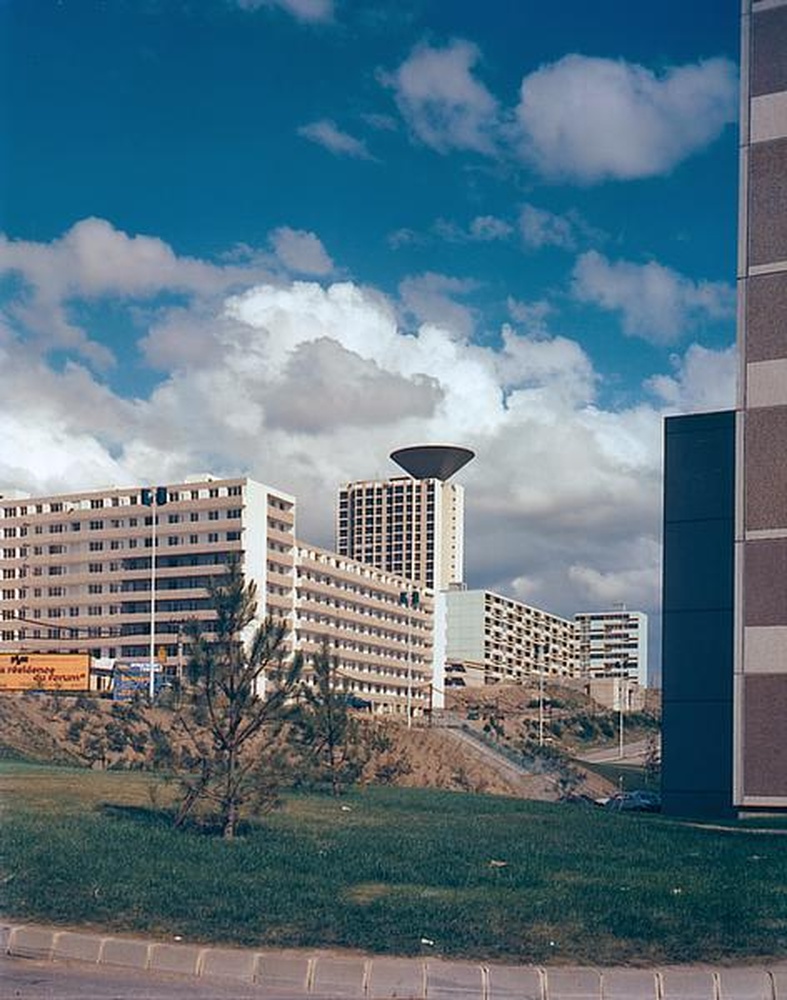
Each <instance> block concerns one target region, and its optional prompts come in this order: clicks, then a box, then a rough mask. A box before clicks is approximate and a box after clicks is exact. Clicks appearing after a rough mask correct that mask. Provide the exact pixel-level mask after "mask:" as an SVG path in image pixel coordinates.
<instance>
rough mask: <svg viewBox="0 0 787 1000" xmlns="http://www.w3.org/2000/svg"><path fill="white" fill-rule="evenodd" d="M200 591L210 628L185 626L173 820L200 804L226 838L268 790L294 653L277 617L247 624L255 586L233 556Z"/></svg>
mask: <svg viewBox="0 0 787 1000" xmlns="http://www.w3.org/2000/svg"><path fill="white" fill-rule="evenodd" d="M208 590H209V594H210V598H211V604H212V606H213V609H214V611H215V622H214V623H213V632H212V634H210V635H206V634H204V633H203V632H202V631H201V630H200V629H199V627H198V625H196V624H195V625H193V626H192V627H191V628H190V629H189V633H188V635H189V643H190V656H189V662H188V666H187V671H186V673H187V680H186V682H185V683H184V687H183V691H182V693H181V702H180V707H179V708H178V710H177V711H176V713H175V715H174V718H173V729H174V731H175V734H176V736H177V737H178V741H177V742H178V745H179V747H180V749H179V752H178V753H177V755H176V757H175V762H174V770H175V775H176V777H177V779H178V782H179V784H180V787H181V792H182V795H181V801H180V807H179V809H178V812H177V816H176V823H177V824H178V825H180V824H182V823H183V822H184V820H185V819H186V817H187V816H188V815H189V814H190V813H191V811H192V809H194V808H195V807H197V806H200V807H202V808H207V809H208V811H209V812H211V813H212V815H214V816H215V817H216V818H217V819H218V822H219V824H220V827H221V831H222V835H223V836H224V837H225V838H232V837H234V836H235V834H236V832H237V829H238V823H239V821H240V819H241V818H242V816H243V815H244V813H246V812H256V811H259V809H261V808H262V807H264V805H265V804H266V803H268V802H269V801H270V798H271V797H272V794H273V788H272V784H273V783H272V781H271V778H272V775H271V773H270V769H269V766H268V760H267V757H266V751H268V750H269V749H270V747H271V746H272V745H273V744H274V743H275V741H276V739H277V737H278V735H279V732H280V730H281V727H282V725H283V724H284V721H285V719H286V715H287V706H288V703H289V701H290V699H291V697H292V695H293V693H294V691H295V689H296V686H297V683H298V679H299V677H300V673H301V668H302V659H301V657H300V655H298V654H296V655H295V656H293V657H292V660H291V661H290V663H289V664H286V662H285V661H286V650H285V644H284V640H285V634H286V629H285V626H284V625H283V624H282V623H280V622H274V621H273V620H271V619H268V620H266V621H265V622H264V623H263V624H262V625H261V626H255V624H254V623H255V615H256V610H257V598H256V588H255V586H254V584H253V583H248V584H247V583H245V582H244V578H243V572H242V569H241V567H240V564H239V563H238V562H237V561H235V562H232V563H230V565H229V566H228V569H227V573H226V575H225V576H224V577H223V578H221V579H219V580H218V582H214V583H211V584H210V585H209V587H208ZM249 632H251V635H250V636H249Z"/></svg>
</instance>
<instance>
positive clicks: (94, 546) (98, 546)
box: [90, 542, 104, 552]
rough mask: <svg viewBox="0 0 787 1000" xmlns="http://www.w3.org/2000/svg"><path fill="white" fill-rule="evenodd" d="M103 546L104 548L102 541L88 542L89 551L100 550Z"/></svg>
mask: <svg viewBox="0 0 787 1000" xmlns="http://www.w3.org/2000/svg"><path fill="white" fill-rule="evenodd" d="M103 548H104V543H103V542H91V543H90V551H91V552H101V551H102V550H103Z"/></svg>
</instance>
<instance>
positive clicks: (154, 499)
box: [141, 486, 168, 705]
mask: <svg viewBox="0 0 787 1000" xmlns="http://www.w3.org/2000/svg"><path fill="white" fill-rule="evenodd" d="M167 499H168V498H167V488H166V486H157V487H156V488H155V489H144V490H142V495H141V500H142V503H143V504H144V505H145V506H146V507H150V523H151V548H150V650H149V653H150V663H149V665H148V670H149V674H148V697H149V698H150V704H151V705H152V704H153V699H154V697H155V694H156V544H157V541H158V538H157V530H156V528H157V524H156V522H157V521H158V508H159V507H163V506H164V504H165V503H166V502H167Z"/></svg>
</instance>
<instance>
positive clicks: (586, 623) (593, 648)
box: [574, 608, 648, 688]
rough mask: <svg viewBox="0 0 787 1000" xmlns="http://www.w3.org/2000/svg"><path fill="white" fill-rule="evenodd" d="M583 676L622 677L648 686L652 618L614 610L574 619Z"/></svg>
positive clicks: (598, 677) (621, 609)
mask: <svg viewBox="0 0 787 1000" xmlns="http://www.w3.org/2000/svg"><path fill="white" fill-rule="evenodd" d="M574 623H575V625H576V629H577V656H578V659H579V673H580V675H581V676H582V677H587V678H588V679H589V680H596V679H600V678H604V677H615V676H622V677H627V678H629V679H631V680H636V681H637V682H638V683H639V684H640V686H641V687H643V688H644V687H647V684H648V616H647V615H646V614H645V613H644V612H642V611H627V610H626V609H625V608H613V609H612V610H611V611H581V612H579V613H578V614H576V615H574Z"/></svg>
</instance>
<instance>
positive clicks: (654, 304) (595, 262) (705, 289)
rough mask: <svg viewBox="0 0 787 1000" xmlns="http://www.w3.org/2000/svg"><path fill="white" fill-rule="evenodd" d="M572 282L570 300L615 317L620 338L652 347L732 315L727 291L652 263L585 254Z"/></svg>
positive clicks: (732, 295) (732, 302) (730, 290)
mask: <svg viewBox="0 0 787 1000" xmlns="http://www.w3.org/2000/svg"><path fill="white" fill-rule="evenodd" d="M572 279H573V283H572V291H573V294H574V297H575V298H576V299H578V300H579V301H580V302H591V303H593V304H594V305H597V306H599V307H600V308H602V309H607V310H610V311H612V312H617V313H619V314H620V316H621V319H622V324H623V331H624V332H625V333H626V334H628V335H629V336H632V337H641V338H643V339H644V340H650V341H653V342H654V343H662V344H667V343H671V342H673V341H675V340H677V339H678V338H679V337H681V336H683V335H684V334H685V333H686V332H687V331H688V330H691V329H692V328H694V327H695V326H697V325H699V324H701V323H703V322H707V321H709V320H710V321H715V320H720V319H726V318H732V316H733V315H734V312H735V291H734V289H733V288H732V287H730V286H729V285H726V284H724V283H723V282H711V281H699V282H695V281H692V280H691V279H690V278H686V277H685V276H684V275H681V274H679V273H678V272H677V271H674V270H672V269H671V268H669V267H665V266H664V265H663V264H659V263H658V262H656V261H650V262H649V263H647V264H635V263H633V262H631V261H626V260H619V261H610V260H608V259H607V258H606V257H604V256H603V255H602V254H600V253H598V252H597V251H595V250H590V251H588V252H587V253H584V254H582V255H581V256H580V257H579V258H578V259H577V261H576V264H575V266H574V270H573V275H572Z"/></svg>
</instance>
